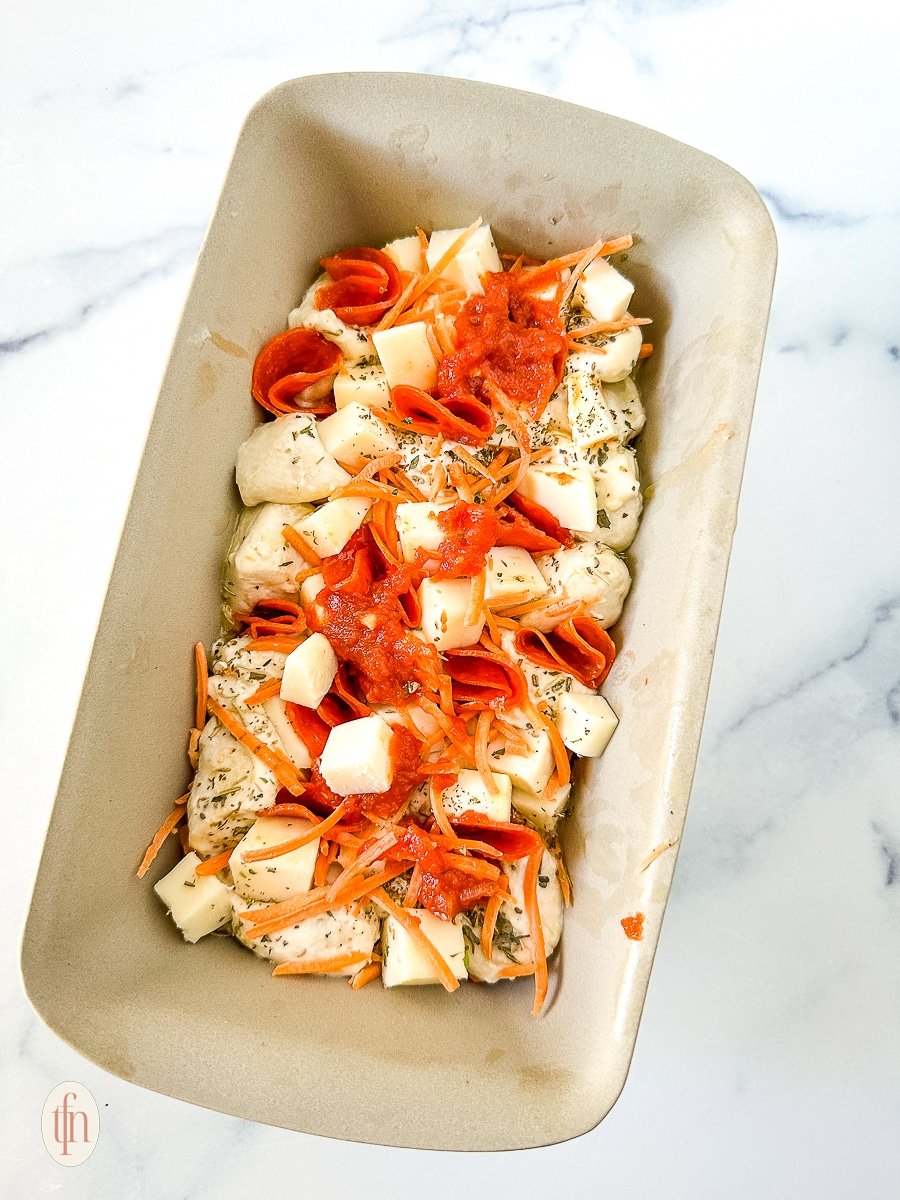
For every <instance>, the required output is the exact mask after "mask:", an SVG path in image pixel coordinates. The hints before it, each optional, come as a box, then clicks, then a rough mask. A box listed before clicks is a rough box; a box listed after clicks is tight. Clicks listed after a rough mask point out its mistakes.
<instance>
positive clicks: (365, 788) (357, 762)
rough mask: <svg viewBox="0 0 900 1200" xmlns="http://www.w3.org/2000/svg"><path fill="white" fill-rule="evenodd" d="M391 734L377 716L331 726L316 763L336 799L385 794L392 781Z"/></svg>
mask: <svg viewBox="0 0 900 1200" xmlns="http://www.w3.org/2000/svg"><path fill="white" fill-rule="evenodd" d="M393 736H394V733H393V730H392V729H391V727H390V725H388V723H387V722H386V721H382V719H381V717H376V716H372V717H360V718H359V720H356V721H346V722H345V723H344V724H343V725H335V726H334V728H333V729H332V730H331V732H330V733H329V735H328V741H327V742H326V743H325V749H324V750H323V751H322V757H321V759H320V762H319V770H320V771H321V772H322V778H323V779H324V780H325V782H326V783H327V784H328V786H329V787H330V788H331V790H332V791H333V792H337V794H338V795H339V796H355V795H357V794H358V793H359V792H386V791H387V790H388V788H389V787H390V786H391V784H392V783H393V780H394V764H393V761H392V759H391V741H392V739H393Z"/></svg>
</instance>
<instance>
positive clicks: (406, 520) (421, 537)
mask: <svg viewBox="0 0 900 1200" xmlns="http://www.w3.org/2000/svg"><path fill="white" fill-rule="evenodd" d="M452 507H453V505H452V504H429V503H420V502H414V503H412V504H398V505H397V507H396V509H395V510H394V514H395V516H394V519H395V521H396V523H397V535H398V537H399V538H400V549H401V551H402V552H403V557H404V558H405V559H406V560H407V562H411V561H412V560H413V559H414V558H415V557H416V551H418V550H437V548H438V546H439V545H440V544H441V542H442V541H443V540H444V538H445V537H446V536H447V532H446V530H444V529H441V527H440V524H439V523H438V514H439V513H442V512H446V511H447V509H448V508H452Z"/></svg>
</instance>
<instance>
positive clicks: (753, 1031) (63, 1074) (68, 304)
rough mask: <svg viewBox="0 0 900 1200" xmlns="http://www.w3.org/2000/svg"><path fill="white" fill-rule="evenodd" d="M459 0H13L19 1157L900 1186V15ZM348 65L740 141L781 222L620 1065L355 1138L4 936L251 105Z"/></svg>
mask: <svg viewBox="0 0 900 1200" xmlns="http://www.w3.org/2000/svg"><path fill="white" fill-rule="evenodd" d="M437 7H438V6H433V5H431V4H429V3H427V2H426V0H413V2H408V3H401V2H400V0H386V2H384V3H382V4H379V5H371V4H363V3H361V2H359V0H345V3H344V4H342V5H341V6H339V9H330V8H326V7H324V6H323V7H315V8H314V7H312V6H309V7H308V8H307V6H305V5H303V6H301V5H295V6H290V7H289V6H280V7H278V6H265V7H260V6H256V7H251V6H248V5H244V4H240V3H237V2H236V0H217V2H216V3H211V2H209V0H196V2H195V3H192V4H190V5H184V4H180V3H175V2H174V0H159V2H158V3H156V4H153V5H146V6H130V5H126V6H122V5H114V4H112V3H110V0H98V2H97V3H95V4H91V5H82V6H75V7H73V6H71V5H68V4H64V3H62V2H61V0H44V2H43V3H40V4H36V5H32V6H25V5H23V4H18V5H10V6H7V10H6V13H5V21H4V24H5V26H6V28H5V30H4V33H3V36H2V38H0V62H2V67H3V70H2V72H0V89H2V96H3V111H4V113H5V117H6V119H5V122H4V130H3V137H2V171H0V180H2V182H0V205H2V212H3V216H4V218H5V219H4V229H5V231H6V234H5V237H4V239H3V242H2V245H0V262H2V273H0V386H2V390H3V427H4V431H3V436H2V440H0V457H2V476H0V477H2V486H3V490H4V511H3V528H2V540H0V546H2V562H3V576H4V587H3V589H2V592H0V605H2V627H3V629H4V630H5V631H6V635H7V637H6V647H5V656H4V657H5V663H6V669H5V671H4V685H5V688H4V691H5V699H4V708H3V713H4V715H3V723H2V738H3V755H2V761H3V796H4V802H5V809H6V827H7V836H6V841H5V851H4V854H3V858H2V863H3V873H4V884H5V886H4V888H3V889H2V894H0V913H2V927H3V929H4V931H5V933H4V938H3V942H2V947H0V950H2V962H3V966H4V970H3V972H2V982H0V1003H2V1013H3V1019H2V1022H0V1062H2V1067H3V1079H4V1087H3V1089H2V1093H0V1130H2V1133H0V1149H2V1153H0V1193H2V1195H3V1196H9V1197H11V1198H16V1200H18V1198H19V1197H25V1196H28V1197H38V1196H40V1197H44V1196H56V1195H61V1196H64V1197H66V1200H70V1198H71V1200H80V1198H84V1200H131V1198H134V1200H146V1198H152V1200H157V1198H159V1200H177V1198H181V1197H190V1198H191V1200H195V1198H203V1197H219V1196H223V1195H234V1196H237V1195H258V1196H266V1197H288V1196H291V1197H293V1196H310V1197H326V1198H329V1200H330V1198H332V1197H337V1198H341V1197H355V1196H363V1195H364V1196H366V1197H367V1198H370V1200H382V1198H385V1200H387V1198H392V1197H396V1196H399V1195H407V1194H411V1195H416V1194H421V1193H427V1194H428V1195H429V1196H430V1197H434V1200H444V1198H447V1200H449V1198H451V1197H454V1198H455V1197H458V1196H461V1195H477V1194H480V1193H481V1191H482V1190H488V1189H490V1190H491V1191H492V1192H493V1193H494V1194H497V1195H501V1196H502V1195H507V1194H510V1195H511V1194H516V1195H519V1196H523V1197H532V1196H534V1197H537V1196H544V1195H546V1194H548V1193H551V1194H552V1193H553V1191H554V1190H560V1191H564V1193H565V1194H566V1195H570V1196H578V1197H581V1196H593V1195H597V1196H599V1195H601V1194H602V1195H611V1196H612V1195H614V1196H617V1197H621V1198H632V1197H637V1198H642V1197H650V1196H663V1197H666V1200H675V1198H678V1197H689V1198H690V1200H701V1198H706V1197H709V1198H719V1197H722V1196H728V1197H730V1198H733V1200H745V1198H746V1200H751V1198H753V1200H755V1198H757V1197H762V1196H765V1197H767V1198H776V1197H778V1198H781V1197H784V1198H788V1197H790V1198H792V1200H794V1198H796V1197H807V1196H808V1197H816V1198H817V1200H825V1198H832V1197H834V1198H843V1197H850V1196H853V1197H862V1196H875V1195H888V1194H894V1193H895V1192H896V1187H897V1183H896V1180H897V1174H898V1170H900V1151H898V1138H897V1130H898V1128H900V1087H898V1080H900V936H898V935H900V803H898V779H900V639H898V633H900V557H898V553H897V545H898V538H897V533H896V523H895V520H894V518H895V516H896V513H897V511H898V505H900V484H898V479H900V474H898V470H897V466H896V457H897V450H896V447H897V446H898V445H900V404H898V399H900V323H898V316H897V314H898V312H900V286H898V271H897V262H898V261H900V169H898V167H900V163H898V155H897V149H896V139H895V138H894V137H893V136H892V134H891V133H890V127H889V124H888V122H887V121H886V120H885V114H888V113H889V112H890V111H894V112H896V111H897V108H898V102H900V95H898V87H897V82H896V79H897V74H896V60H897V51H898V32H900V23H898V19H897V17H896V15H895V14H892V13H890V11H889V9H888V8H887V7H886V6H883V5H881V4H876V3H875V2H874V0H862V2H861V3H860V4H857V5H855V6H854V7H853V8H852V10H848V9H846V8H841V9H838V8H837V6H836V5H828V4H826V5H822V4H814V3H811V2H808V0H804V2H796V3H792V4H790V3H789V4H785V3H784V2H783V0H782V2H781V3H775V0H681V2H678V0H610V2H609V3H593V2H591V0H510V2H509V3H505V4H503V5H499V4H498V5H490V4H485V3H483V0H481V2H477V0H444V3H443V4H441V5H440V6H439V15H434V10H435V9H436V8H437ZM350 69H379V70H381V69H383V70H398V69H402V70H415V71H428V72H435V73H445V74H453V75H460V76H466V77H470V78H475V79H483V80H488V81H493V82H499V83H505V84H510V85H514V86H519V87H524V88H529V89H532V90H535V91H541V92H546V93H549V94H551V95H555V96H559V97H562V98H564V99H568V100H573V101H576V102H578V103H581V104H585V105H588V106H591V107H593V108H597V109H602V110H605V111H608V112H612V113H615V114H617V115H620V116H624V117H628V118H630V119H631V120H634V121H638V122H641V123H643V124H646V125H649V126H652V127H653V128H656V129H659V130H661V131H663V132H665V133H667V134H670V135H673V136H674V137H676V138H680V139H682V140H683V141H686V142H689V143H691V144H693V145H696V146H699V147H701V148H702V149H704V150H707V151H709V152H710V153H712V154H714V155H717V156H718V157H720V158H722V159H724V160H725V161H726V162H729V163H730V164H732V165H733V166H735V167H736V168H737V169H738V170H740V171H741V172H743V173H744V174H745V175H747V176H748V177H749V178H750V179H751V180H752V181H753V183H754V184H755V185H756V186H757V187H758V188H759V189H760V191H761V192H762V194H763V196H764V197H765V199H766V202H767V204H768V205H769V208H770V210H771V212H772V215H773V217H774V220H775V224H776V227H777V233H778V238H779V243H780V266H779V275H778V282H777V286H776V294H775V303H774V309H773V314H772V322H771V326H770V332H769V340H768V346H767V350H766V356H765V362H764V366H763V372H762V379H761V383H760V390H759V399H758V403H757V410H756V418H755V423H754V428H753V434H752V438H751V443H750V452H749V457H748V461H747V471H746V477H745V482H744V490H743V497H742V502H741V515H740V524H739V528H738V532H737V537H736V540H735V544H734V555H733V559H732V567H731V573H730V577H729V584H728V592H727V596H726V602H725V610H724V615H723V620H722V629H721V635H720V638H719V647H718V653H717V658H716V665H715V672H714V679H713V687H712V692H711V695H710V701H709V710H708V715H707V722H706V729H705V734H704V740H703V746H702V751H701V755H700V762H699V768H698V772H697V780H696V786H695V789H694V797H693V801H692V806H691V811H690V815H689V819H688V824H687V828H686V832H685V837H684V840H683V846H682V851H681V859H680V862H679V867H678V872H677V874H676V879H675V886H674V891H673V894H672V899H671V903H670V906H669V911H668V914H667V917H666V922H665V927H664V930H663V934H662V940H661V945H660V950H659V954H658V957H657V961H656V965H655V970H654V974H653V978H652V981H651V985H650V992H649V998H648V1002H647V1007H646V1010H645V1015H644V1019H643V1024H642V1027H641V1031H640V1035H639V1038H638V1043H637V1051H636V1054H635V1058H634V1063H633V1067H632V1071H631V1075H630V1078H629V1081H628V1083H627V1085H626V1088H625V1091H624V1093H623V1095H622V1098H621V1099H620V1101H619V1102H618V1104H617V1105H616V1107H615V1108H614V1109H613V1111H612V1113H611V1114H610V1116H609V1117H608V1118H607V1119H606V1120H605V1121H604V1122H603V1123H602V1124H601V1125H600V1126H599V1128H597V1129H596V1130H594V1131H593V1132H592V1133H590V1134H588V1135H586V1136H584V1137H582V1138H580V1139H578V1140H576V1141H573V1142H570V1143H567V1144H563V1145H560V1146H555V1147H550V1148H547V1149H543V1150H535V1151H525V1152H518V1153H513V1154H508V1155H504V1156H491V1155H483V1154H476V1155H463V1154H458V1155H450V1154H429V1153H426V1152H414V1151H397V1150H387V1149H381V1148H377V1147H367V1146H358V1145H352V1144H347V1143H340V1142H333V1141H328V1140H325V1139H319V1138H313V1137H308V1136H304V1135H301V1134H295V1133H290V1132H286V1131H283V1130H277V1129H271V1128H267V1127H262V1126H257V1125H253V1124H250V1123H247V1122H243V1121H240V1120H235V1119H232V1118H228V1117H224V1116H221V1115H219V1114H216V1113H211V1112H207V1111H204V1110H201V1109H196V1108H193V1107H191V1106H189V1105H185V1104H183V1103H179V1102H177V1101H174V1100H170V1099H167V1098H165V1097H161V1096H157V1095H154V1094H151V1093H149V1092H146V1091H143V1090H141V1089H139V1088H136V1087H134V1086H132V1085H129V1084H128V1083H125V1082H122V1081H121V1080H119V1079H116V1078H113V1077H111V1076H108V1075H106V1074H105V1073H103V1072H102V1071H99V1070H98V1069H96V1068H94V1067H93V1066H91V1065H89V1064H87V1063H86V1062H84V1061H83V1060H82V1059H81V1058H80V1057H79V1056H78V1055H76V1054H75V1053H74V1052H73V1051H71V1050H70V1049H69V1048H68V1047H66V1046H65V1045H64V1044H62V1043H61V1042H60V1041H59V1040H58V1039H57V1038H56V1037H55V1036H54V1035H53V1034H51V1033H50V1032H49V1031H48V1030H47V1029H46V1028H45V1027H44V1026H43V1024H42V1023H41V1022H40V1021H39V1019H38V1018H37V1017H35V1016H34V1014H33V1013H32V1012H31V1010H30V1009H29V1007H28V1004H27V1002H26V1000H25V998H24V995H23V993H22V988H21V984H20V980H19V977H18V971H17V967H16V958H17V953H18V939H19V933H20V930H21V925H22V922H23V919H24V911H25V907H26V904H27V897H28V894H29V891H30V887H31V884H32V880H33V877H34V871H35V868H36V864H37V860H38V855H39V853H40V847H41V841H42V837H43V832H44V828H45V825H46V821H47V817H48V814H49V811H50V807H51V804H52V798H53V794H54V790H55V785H56V780H57V776H58V773H59V770H60V767H61V764H62V759H63V755H64V751H65V745H66V740H67V737H68V732H69V728H70V724H71V719H72V716H73V714H74V710H75V705H76V702H77V698H78V692H79V687H80V680H81V677H82V674H83V671H84V668H85V665H86V662H87V657H88V654H89V650H90V645H91V640H92V636H93V631H94V629H95V625H96V620H97V616H98V613H99V609H100V605H101V602H102V599H103V593H104V590H105V586H106V580H107V576H108V572H109V569H110V566H111V563H112V559H113V555H114V553H115V548H116V543H117V540H118V535H119V530H120V527H121V523H122V520H123V518H124V514H125V510H126V506H127V503H128V498H129V493H130V489H131V485H132V481H133V477H134V473H135V470H136V467H137V464H138V460H139V457H140V453H141V448H142V443H143V439H144V436H145V433H146V429H147V426H148V422H149V418H150V414H151V411H152V406H153V403H154V399H155V393H156V389H157V386H158V383H159V380H160V378H161V375H162V371H163V368H164V365H165V361H166V358H167V355H168V350H169V346H170V343H171V338H172V336H173V334H174V331H175V325H176V322H177V319H178V316H179V313H180V310H181V305H182V301H183V297H184V294H185V291H186V288H187V285H188V283H189V279H190V274H191V270H192V267H193V262H194V259H195V256H196V253H197V250H198V247H199V244H200V240H201V238H202V235H203V230H204V227H205V224H206V222H207V220H208V218H209V216H210V214H211V211H212V207H213V204H214V202H215V199H216V196H217V191H218V188H219V185H220V183H221V180H222V178H223V176H224V172H225V169H226V166H227V163H228V159H229V155H230V151H231V147H232V144H233V141H234V138H235V136H236V134H237V131H238V129H239V127H240V124H241V121H242V119H243V116H244V114H245V112H246V110H247V109H248V108H249V107H250V105H251V104H252V103H253V102H254V100H255V99H256V98H257V97H258V96H259V95H261V94H262V93H263V92H264V91H266V90H267V89H268V88H270V87H271V86H273V85H274V84H276V83H278V82H280V81H281V80H282V79H287V78H290V77H293V76H296V75H301V74H307V73H317V72H322V71H334V70H350ZM113 414H114V415H113ZM111 415H113V419H112V420H110V419H109V418H110V416H111ZM23 598H25V599H23ZM10 833H11V834H12V840H10V837H9V834H10ZM163 1036H164V1032H163ZM67 1079H76V1080H79V1081H81V1082H83V1083H84V1084H86V1085H87V1086H88V1087H89V1088H90V1089H91V1091H92V1092H93V1094H94V1096H95V1098H96V1100H97V1102H98V1104H99V1106H100V1111H101V1114H102V1121H103V1131H102V1136H101V1140H100V1143H99V1144H98V1147H97V1151H96V1152H95V1154H94V1155H93V1157H92V1158H91V1159H90V1160H89V1161H88V1162H87V1163H85V1164H84V1165H83V1166H80V1167H78V1168H75V1169H70V1170H66V1169H64V1168H62V1167H59V1166H57V1165H56V1164H55V1163H54V1162H53V1161H52V1160H51V1159H50V1157H49V1155H48V1154H47V1153H46V1151H45V1150H44V1147H43V1145H42V1143H41V1135H40V1112H41V1106H42V1104H43V1101H44V1099H45V1097H46V1095H47V1093H48V1092H49V1091H50V1089H51V1088H52V1087H53V1086H54V1085H55V1084H57V1083H59V1082H61V1081H63V1080H67Z"/></svg>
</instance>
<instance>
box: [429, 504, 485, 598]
mask: <svg viewBox="0 0 900 1200" xmlns="http://www.w3.org/2000/svg"><path fill="white" fill-rule="evenodd" d="M437 520H438V524H439V525H440V527H441V529H443V530H444V531H445V532H446V534H447V536H446V537H445V538H444V539H443V541H442V542H441V543H440V545H439V546H438V548H437V551H436V554H435V557H436V558H437V560H438V565H437V567H436V568H435V570H434V571H432V572H430V574H431V575H432V577H433V578H434V579H459V578H460V577H462V576H466V577H471V576H472V575H478V574H479V572H481V571H483V570H484V565H485V562H486V561H487V554H488V551H489V550H490V549H492V548H493V546H494V543H495V542H496V541H497V537H498V535H499V533H500V518H499V517H498V516H497V513H496V511H495V510H494V509H493V508H491V507H490V506H489V505H486V504H467V503H466V502H465V501H464V500H459V501H457V503H456V504H454V505H453V507H452V508H448V509H447V510H446V511H445V512H442V513H438V519H437Z"/></svg>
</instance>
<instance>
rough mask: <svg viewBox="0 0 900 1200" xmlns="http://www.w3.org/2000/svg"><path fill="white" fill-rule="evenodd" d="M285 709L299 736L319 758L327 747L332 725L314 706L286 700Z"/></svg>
mask: <svg viewBox="0 0 900 1200" xmlns="http://www.w3.org/2000/svg"><path fill="white" fill-rule="evenodd" d="M284 711H285V713H286V715H287V719H288V720H289V721H290V723H291V727H292V728H293V730H294V733H296V735H297V737H298V738H299V739H300V741H301V742H302V743H303V744H304V746H305V747H306V748H307V750H308V751H309V752H310V754H311V755H312V757H313V758H318V757H319V755H320V754H321V753H322V751H323V750H324V749H325V743H326V741H327V740H328V735H329V733H330V732H331V726H330V725H329V724H328V723H327V722H326V721H323V720H322V718H321V717H320V716H319V715H318V713H317V712H316V711H315V709H313V708H307V707H306V706H305V705H303V704H293V703H292V702H291V701H290V700H287V701H285V705H284Z"/></svg>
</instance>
